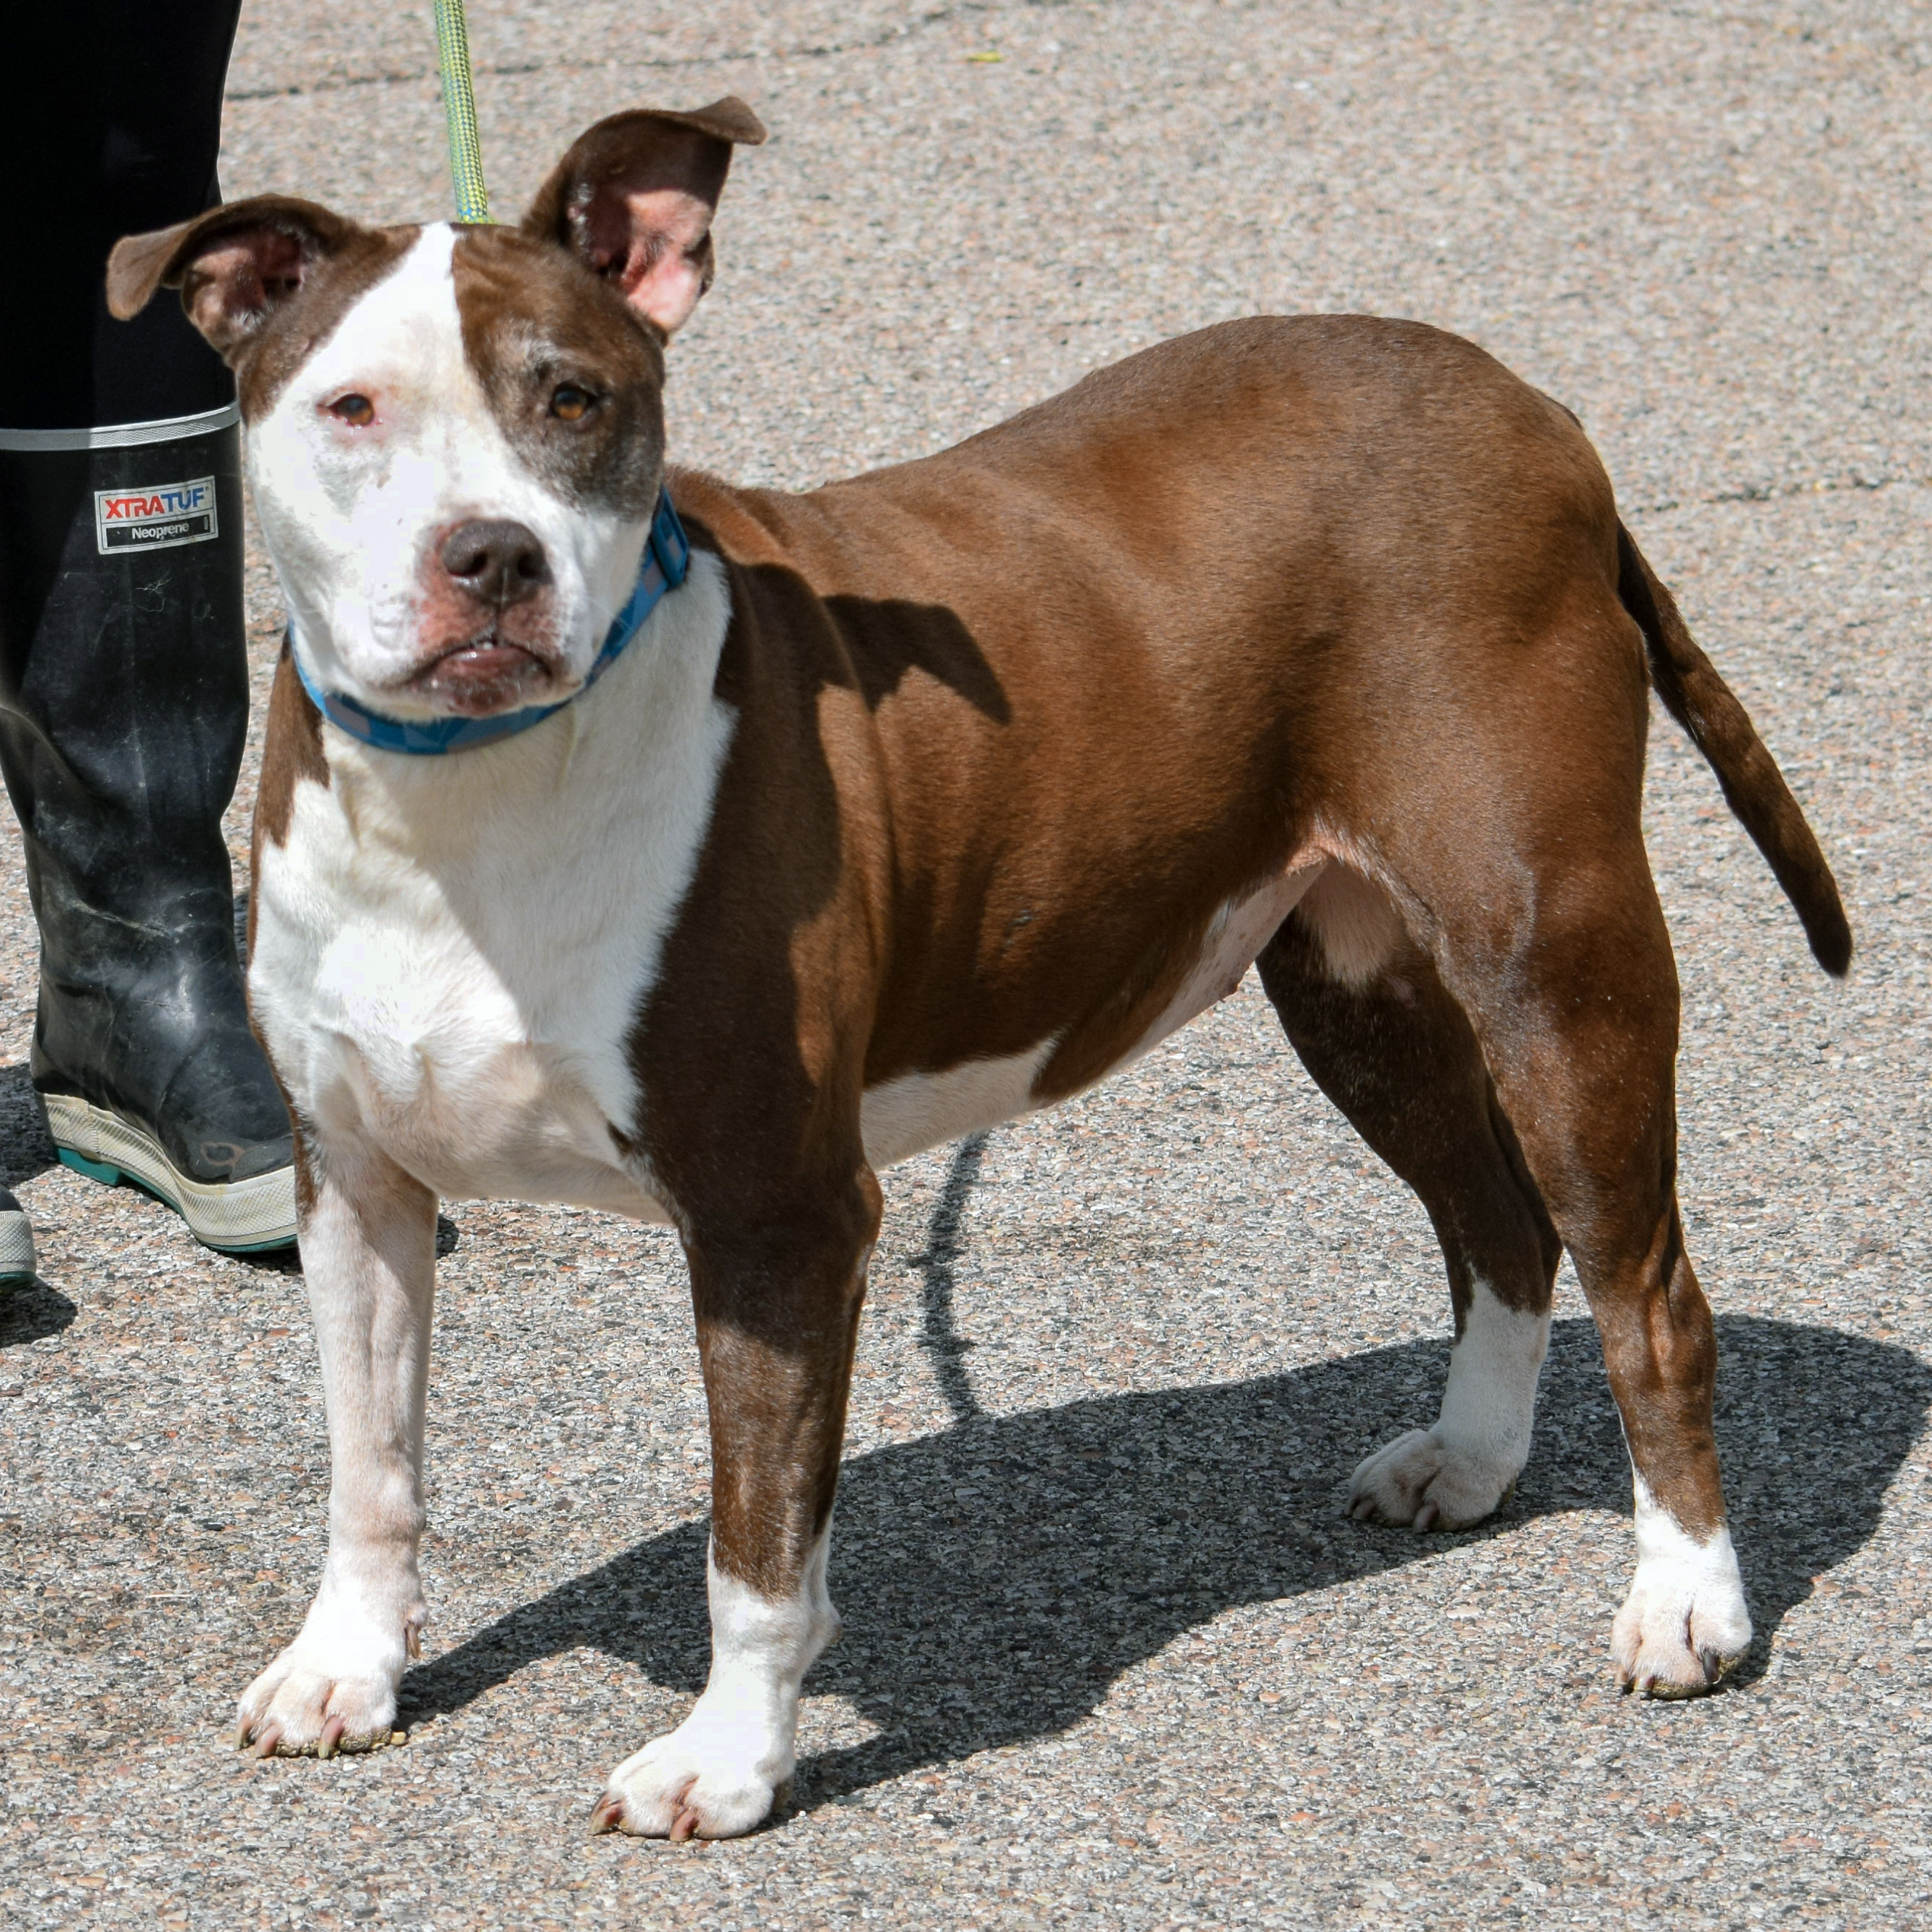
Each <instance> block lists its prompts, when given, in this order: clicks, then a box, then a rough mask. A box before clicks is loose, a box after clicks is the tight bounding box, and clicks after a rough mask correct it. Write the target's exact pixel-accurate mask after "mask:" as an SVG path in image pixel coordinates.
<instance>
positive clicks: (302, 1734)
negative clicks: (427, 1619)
mask: <svg viewBox="0 0 1932 1932" xmlns="http://www.w3.org/2000/svg"><path fill="white" fill-rule="evenodd" d="M423 1622H424V1617H423V1613H422V1610H420V1609H417V1610H413V1611H412V1612H410V1613H407V1614H405V1615H402V1616H398V1617H397V1618H396V1619H395V1620H394V1631H393V1634H391V1633H390V1632H389V1631H387V1630H386V1629H385V1628H383V1626H382V1625H378V1624H377V1623H375V1622H372V1621H371V1620H370V1619H368V1618H366V1617H365V1616H360V1615H356V1614H353V1613H345V1611H344V1608H343V1607H341V1605H339V1604H331V1603H329V1602H328V1601H326V1600H324V1599H319V1600H318V1601H317V1604H316V1605H315V1607H314V1609H313V1610H311V1611H310V1613H309V1616H308V1622H306V1623H305V1624H304V1625H303V1626H302V1634H301V1635H300V1636H299V1637H297V1638H296V1640H295V1642H294V1643H292V1644H290V1646H289V1647H288V1648H287V1649H286V1650H284V1652H282V1654H281V1656H279V1657H278V1658H276V1659H275V1662H274V1663H272V1664H270V1665H269V1667H268V1669H267V1670H265V1671H263V1673H262V1674H261V1676H259V1677H258V1678H257V1679H255V1681H254V1683H252V1684H251V1685H249V1687H248V1689H247V1691H245V1692H244V1693H243V1694H242V1702H241V1705H240V1707H239V1709H238V1710H237V1712H236V1724H235V1742H236V1745H237V1747H238V1748H241V1749H244V1750H245V1749H248V1748H250V1747H252V1748H254V1751H255V1752H256V1754H257V1755H258V1756H259V1757H276V1756H278V1755H280V1756H281V1757H303V1756H305V1755H306V1754H308V1753H311V1752H313V1753H314V1754H315V1755H316V1756H317V1757H334V1756H335V1754H336V1753H337V1752H338V1751H373V1750H374V1748H376V1746H377V1745H382V1744H386V1743H387V1742H389V1733H390V1731H391V1730H392V1728H393V1727H394V1726H395V1720H396V1687H397V1686H398V1685H399V1684H401V1682H402V1679H403V1671H404V1667H406V1666H407V1663H408V1661H409V1659H410V1656H411V1655H420V1654H421V1653H420V1651H419V1648H418V1645H417V1633H418V1631H419V1630H420V1629H421V1628H422V1624H423Z"/></svg>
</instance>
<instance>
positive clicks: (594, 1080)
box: [250, 556, 731, 1218]
mask: <svg viewBox="0 0 1932 1932" xmlns="http://www.w3.org/2000/svg"><path fill="white" fill-rule="evenodd" d="M727 616H728V607H727V595H726V592H725V589H724V574H723V572H722V571H721V569H720V568H718V565H717V563H716V562H715V559H712V558H710V557H709V556H700V557H698V558H696V559H694V569H693V571H692V574H691V580H690V581H689V582H688V584H687V585H686V586H685V589H684V590H683V591H682V592H679V594H678V595H676V596H674V597H673V598H668V599H667V600H666V601H665V603H664V604H663V605H661V607H660V610H659V613H658V616H655V617H654V618H653V619H652V622H651V623H650V624H649V625H648V626H647V627H646V630H645V631H644V632H643V633H642V634H640V636H639V637H638V638H637V640H636V642H635V643H633V644H632V646H631V648H630V650H629V651H628V652H627V653H626V655H625V658H624V659H623V660H622V661H620V662H619V664H616V665H615V666H613V668H612V670H610V673H608V674H607V676H605V678H604V679H603V681H602V682H601V684H600V685H599V686H598V689H597V691H596V692H595V694H593V695H592V698H591V699H590V700H589V701H586V702H585V703H581V704H579V705H577V706H572V707H571V709H568V710H567V711H565V712H562V713H561V714H559V716H558V717H557V718H554V719H552V720H550V721H548V722H547V723H546V724H544V725H542V726H541V727H538V729H536V730H532V731H529V732H526V733H523V734H521V735H520V736H517V737H514V738H511V739H506V740H505V741H503V742H501V743H499V744H497V745H491V746H488V747H486V748H483V749H481V750H478V751H469V752H462V753H458V754H455V755H453V756H451V757H440V758H437V757H422V758H418V757H398V756H397V755H395V754H385V753H380V752H371V751H367V750H366V749H365V748H362V747H361V746H358V745H350V744H349V743H348V742H347V740H346V739H332V742H331V744H330V746H329V762H330V783H329V784H328V785H326V786H324V785H322V784H317V783H314V782H305V783H303V784H299V785H298V787H297V788H296V796H295V800H294V804H293V811H292V813H291V817H290V827H289V833H288V836H287V839H286V841H285V842H284V843H283V844H281V845H269V846H268V847H266V849H265V850H264V851H263V855H262V862H261V865H260V871H259V876H258V881H257V892H258V893H259V895H260V898H259V903H258V904H257V907H256V938H255V952H254V960H253V962H252V964H251V969H250V987H251V992H252V995H253V996H254V1004H255V1010H256V1013H257V1020H258V1023H259V1024H260V1025H261V1027H262V1028H263V1031H264V1033H265V1034H266V1037H267V1038H268V1040H269V1046H270V1049H271V1051H272V1053H273V1055H274V1056H275V1063H276V1065H277V1067H278V1068H279V1069H280V1070H281V1072H282V1074H283V1077H284V1079H286V1080H287V1082H289V1084H290V1088H291V1092H292V1097H293V1099H294V1100H295V1102H296V1106H297V1107H298V1108H299V1109H300V1111H301V1112H302V1113H304V1114H305V1115H307V1116H308V1118H311V1119H312V1120H314V1121H315V1122H316V1123H317V1125H318V1126H319V1127H321V1128H322V1129H323V1131H324V1133H325V1135H326V1137H327V1138H328V1139H329V1140H330V1141H331V1142H336V1143H338V1144H348V1145H353V1144H355V1143H356V1142H362V1144H365V1145H374V1146H375V1147H376V1148H379V1149H380V1151H382V1152H383V1153H384V1154H387V1155H388V1156H389V1157H390V1158H391V1159H392V1160H395V1161H397V1162H398V1163H399V1164H400V1165H401V1166H404V1168H406V1169H408V1170H409V1172H411V1173H412V1174H413V1175H416V1178H418V1179H419V1180H420V1181H422V1182H423V1183H424V1184H425V1185H426V1186H427V1187H430V1188H431V1189H433V1190H434V1191H435V1192H437V1193H439V1194H440V1195H442V1196H444V1197H445V1198H446V1199H462V1198H469V1197H478V1196H507V1197H511V1198H515V1199H526V1200H568V1201H573V1202H580V1203H583V1204H584V1205H589V1206H595V1207H603V1208H612V1209H614V1210H616V1211H619V1212H620V1213H625V1214H633V1215H640V1216H646V1217H652V1218H659V1217H661V1215H662V1213H663V1209H662V1208H661V1205H660V1204H659V1203H658V1202H657V1201H656V1199H655V1198H654V1197H653V1196H652V1192H651V1190H650V1186H649V1176H648V1175H646V1174H645V1173H644V1172H643V1170H642V1169H641V1168H640V1166H638V1164H637V1162H636V1161H635V1160H633V1159H627V1158H626V1157H625V1153H624V1151H623V1147H622V1145H621V1144H620V1139H619V1136H621V1137H622V1140H623V1141H625V1142H628V1141H629V1140H630V1139H632V1138H633V1137H634V1136H635V1135H636V1134H637V1131H638V1129H639V1127H640V1122H639V1121H638V1119H637V1110H638V1105H639V1101H638V1091H637V1081H636V1078H635V1076H634V1073H633V1072H632V1070H631V1064H630V1060H629V1056H628V1043H629V1040H630V1037H631V1034H632V1033H633V1031H634V1028H635V1025H636V1022H637V1016H638V1013H639V1012H640V1010H641V1008H642V1006H643V1003H644V1001H645V1000H646V998H648V996H649V991H650V989H651V986H652V983H653V982H654V980H655V975H656V972H657V969H658V959H659V956H660V954H661V950H662V947H663V943H664V938H665V935H667V932H668V931H669V929H670V925H671V922H672V921H673V919H674V918H675V916H676V910H677V907H678V905H679V902H680V901H681V900H682V898H683V895H684V893H685V889H687V887H688V885H689V883H690V880H691V874H692V872H693V871H694V868H695V866H696V864H697V856H698V852H699V850H700V847H701V844H702V843H703V837H704V832H705V829H706V826H707V825H708V823H709V819H710V814H711V802H712V793H713V791H714V789H715V784H716V779H717V774H718V766H719V764H720V762H721V758H722V756H723V753H724V748H725V745H726V743H727V740H728V738H729V736H730V726H731V719H730V713H729V712H728V711H727V709H726V708H725V707H724V706H721V704H719V703H718V702H717V701H716V700H715V698H713V697H712V694H711V685H712V675H713V672H714V670H715V664H716V661H717V655H718V649H719V647H720V646H721V643H722V641H723V637H724V627H725V623H726V621H727ZM613 1130H614V1132H613Z"/></svg>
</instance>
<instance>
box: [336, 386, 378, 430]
mask: <svg viewBox="0 0 1932 1932" xmlns="http://www.w3.org/2000/svg"><path fill="white" fill-rule="evenodd" d="M329 414H330V415H331V416H333V417H335V419H336V421H337V422H346V423H347V424H348V425H349V426H350V428H352V429H366V428H368V426H369V425H370V424H371V423H372V422H374V421H375V420H376V405H375V404H374V403H372V402H371V401H370V400H369V398H368V397H367V396H359V395H354V394H353V393H351V394H350V395H347V396H338V397H337V398H336V399H335V401H334V402H332V403H331V404H329Z"/></svg>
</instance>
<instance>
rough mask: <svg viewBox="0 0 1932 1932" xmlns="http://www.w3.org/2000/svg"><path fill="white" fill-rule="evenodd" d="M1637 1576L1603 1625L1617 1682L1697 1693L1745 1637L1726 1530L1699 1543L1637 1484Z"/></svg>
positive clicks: (1746, 1622) (1739, 1650) (1665, 1693)
mask: <svg viewBox="0 0 1932 1932" xmlns="http://www.w3.org/2000/svg"><path fill="white" fill-rule="evenodd" d="M1750 1645H1751V1612H1750V1611H1749V1610H1747V1609H1746V1608H1745V1586H1744V1580H1743V1578H1742V1577H1741V1576H1740V1575H1739V1574H1738V1559H1737V1554H1736V1552H1735V1551H1734V1550H1733V1549H1732V1547H1731V1537H1730V1531H1729V1530H1727V1529H1720V1530H1718V1532H1717V1533H1716V1535H1714V1536H1712V1538H1709V1540H1708V1541H1706V1542H1703V1543H1699V1542H1697V1541H1695V1540H1694V1538H1691V1536H1689V1535H1687V1534H1686V1533H1685V1532H1684V1531H1683V1530H1682V1529H1680V1528H1679V1526H1678V1525H1677V1524H1676V1523H1675V1522H1674V1521H1673V1520H1672V1519H1671V1518H1670V1516H1669V1515H1668V1514H1667V1512H1665V1511H1663V1510H1662V1509H1660V1508H1658V1506H1657V1505H1656V1504H1655V1503H1654V1502H1651V1500H1650V1498H1649V1493H1648V1492H1647V1491H1646V1490H1645V1489H1644V1487H1643V1484H1641V1483H1640V1484H1638V1486H1637V1577H1636V1579H1635V1580H1634V1582H1633V1583H1631V1592H1630V1595H1628V1597H1626V1598H1625V1599H1624V1604H1623V1608H1622V1610H1619V1611H1618V1613H1617V1614H1616V1621H1615V1622H1613V1624H1612V1625H1611V1626H1610V1658H1611V1661H1612V1662H1613V1664H1615V1665H1616V1673H1617V1681H1618V1682H1619V1684H1621V1685H1622V1686H1623V1688H1625V1690H1626V1691H1636V1692H1637V1693H1638V1694H1640V1696H1643V1697H1701V1696H1703V1694H1704V1693H1705V1692H1706V1691H1709V1690H1710V1689H1712V1688H1713V1687H1714V1686H1715V1685H1716V1683H1717V1682H1718V1679H1719V1678H1721V1676H1724V1673H1725V1672H1726V1671H1727V1670H1730V1667H1732V1665H1733V1664H1736V1662H1737V1661H1738V1660H1739V1658H1741V1657H1742V1656H1743V1655H1744V1654H1745V1651H1746V1650H1747V1649H1749V1648H1750Z"/></svg>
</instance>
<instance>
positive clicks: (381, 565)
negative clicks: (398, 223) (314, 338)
mask: <svg viewBox="0 0 1932 1932" xmlns="http://www.w3.org/2000/svg"><path fill="white" fill-rule="evenodd" d="M455 242H456V236H455V231H454V230H453V229H451V228H449V226H446V225H445V224H443V223H438V224H437V225H435V226H431V227H428V228H425V229H424V230H423V232H422V236H420V238H419V239H418V240H417V241H416V243H415V244H414V245H413V246H412V247H411V248H410V250H409V251H408V253H407V254H405V255H404V257H402V259H401V261H400V262H399V263H398V265H397V266H396V267H395V269H392V271H391V272H390V273H389V275H387V276H386V277H385V278H384V279H383V281H380V282H379V283H377V284H376V285H375V286H374V287H373V288H371V290H368V293H365V295H364V296H362V298H361V299H360V300H359V301H358V302H356V305H354V307H353V308H351V309H350V311H349V313H348V314H347V315H346V316H345V317H344V318H343V320H342V322H341V325H340V326H338V328H337V329H336V330H335V333H334V334H333V335H332V336H331V337H330V338H329V340H328V341H326V342H325V343H324V344H323V345H322V347H320V349H318V350H317V351H316V352H315V354H314V356H313V357H312V358H311V359H310V360H309V361H308V362H306V363H305V364H304V365H302V368H300V369H299V370H298V371H296V374H295V375H294V376H293V377H292V378H291V380H290V381H289V382H288V383H287V386H286V387H285V388H284V389H283V391H282V392H281V395H279V396H278V398H276V401H275V404H274V406H273V407H272V408H271V409H270V410H268V411H267V412H266V414H265V415H264V416H263V417H262V418H261V419H260V420H258V421H257V422H254V423H252V424H251V426H250V431H249V435H248V475H249V482H250V484H251V488H252V490H253V491H254V499H255V505H256V509H257V514H259V515H260V518H261V522H262V529H263V535H264V537H265V538H266V541H267V544H268V547H269V552H270V553H271V555H272V556H273V557H274V559H275V568H276V571H277V573H278V575H279V576H280V577H281V586H282V593H283V595H284V598H285V599H286V601H287V604H288V607H289V611H290V616H291V617H292V619H293V623H294V629H295V636H296V649H297V650H298V652H299V653H300V655H301V656H302V662H303V666H304V668H305V670H308V673H309V674H310V676H311V679H313V680H314V682H317V683H318V684H319V685H321V686H322V687H323V688H325V689H326V690H329V691H333V692H338V693H340V694H342V695H344V696H346V697H351V698H353V699H355V700H356V701H357V702H359V703H362V704H364V705H366V706H369V707H370V708H371V709H375V710H377V711H380V712H383V713H384V714H386V715H390V716H394V717H397V718H434V717H436V716H437V715H439V709H438V707H437V706H436V705H435V704H434V703H432V702H431V700H430V699H428V697H425V696H423V695H422V694H419V693H418V692H416V691H410V690H409V689H407V688H405V682H404V681H405V680H406V679H408V678H409V677H410V676H412V675H413V674H414V673H416V672H418V671H419V670H421V669H422V667H423V666H424V664H425V661H426V658H427V656H428V655H430V654H431V653H432V652H434V649H436V648H437V647H438V646H440V645H446V644H447V643H449V642H450V641H452V640H450V639H449V638H448V637H440V636H439V635H438V634H437V629H436V625H435V613H434V609H433V600H432V597H431V582H432V579H431V568H432V565H433V563H434V557H435V556H436V553H437V550H438V549H439V548H440V544H441V543H442V541H443V538H444V537H445V536H446V535H447V534H448V533H449V532H450V531H451V530H452V529H454V528H455V527H456V526H458V524H460V523H465V522H467V521H469V520H471V519H474V518H482V519H502V520H508V521H511V522H514V523H520V524H522V525H523V526H525V527H526V529H529V531H531V532H532V533H533V534H534V535H535V536H536V537H537V538H538V539H539V540H540V541H541V544H542V545H543V547H544V556H545V559H546V561H547V564H548V566H549V570H550V579H551V582H550V588H549V589H547V591H546V592H545V593H544V607H543V609H542V611H541V615H540V617H539V619H538V622H539V623H540V625H541V629H542V631H543V633H544V637H545V640H546V641H547V643H550V644H551V645H552V646H554V647H555V649H556V651H557V652H558V653H559V656H560V658H561V667H562V677H561V679H560V680H559V688H557V689H556V691H554V692H553V693H552V694H550V697H548V698H547V700H546V701H554V700H555V699H556V698H560V697H564V696H566V695H568V692H569V691H571V690H574V688H577V685H580V683H581V682H582V681H583V676H584V675H585V673H586V672H587V671H588V670H589V667H590V664H591V662H592V659H594V658H595V656H596V655H597V653H598V650H599V649H601V646H602V643H603V640H604V634H605V632H606V631H607V629H608V628H609V625H610V620H611V619H612V618H613V616H615V615H616V612H617V611H618V610H619V609H621V608H622V606H623V604H624V603H625V600H626V599H627V598H628V597H629V595H630V594H631V589H632V588H633V587H634V585H635V583H636V581H637V569H638V565H639V563H640V560H641V559H642V556H643V546H644V542H645V539H646V536H647V535H648V534H649V519H648V517H645V518H643V519H642V520H640V519H638V518H637V517H634V516H631V515H628V514H620V513H619V512H618V511H615V510H613V509H612V508H609V507H607V506H601V505H597V504H595V503H588V504H586V503H585V502H582V501H577V502H570V501H566V500H565V498H564V497H563V496H562V495H561V494H560V493H559V492H558V491H557V490H556V489H555V488H553V487H551V486H550V484H548V483H547V482H546V481H544V480H543V479H542V478H540V477H538V475H535V473H534V472H532V470H531V469H530V468H529V466H528V464H527V463H525V462H524V461H523V460H522V459H521V458H520V457H519V456H518V455H517V453H516V452H515V451H514V449H512V448H511V444H510V442H509V440H508V438H507V437H505V434H504V432H503V429H502V425H500V424H499V422H498V421H497V419H496V416H495V415H494V414H493V412H492V410H491V408H490V402H489V399H488V398H487V396H486V395H485V394H484V389H483V386H482V383H481V381H480V380H478V376H477V374H476V371H475V370H474V369H473V368H472V367H471V366H470V365H469V361H468V360H467V359H466V356H465V354H464V350H463V329H462V320H461V317H460V314H459V312H458V306H457V299H456V288H455V278H454V274H453V270H452V256H453V253H454V250H455ZM350 395H355V396H362V397H366V398H368V401H370V403H371V404H372V405H373V406H374V418H373V419H372V420H371V422H368V424H367V425H363V426H357V425H354V424H352V423H349V422H344V420H342V419H341V417H340V416H338V415H336V414H334V413H332V410H331V405H332V404H335V403H337V402H338V401H340V399H341V398H344V396H350Z"/></svg>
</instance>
